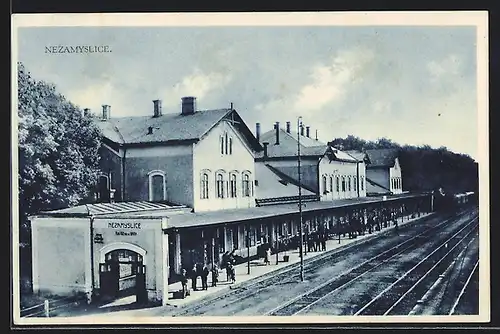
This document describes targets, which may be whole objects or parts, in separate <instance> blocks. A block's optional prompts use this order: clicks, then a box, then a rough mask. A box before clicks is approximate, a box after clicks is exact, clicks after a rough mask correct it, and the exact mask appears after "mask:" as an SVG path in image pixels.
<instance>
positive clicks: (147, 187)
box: [97, 97, 261, 211]
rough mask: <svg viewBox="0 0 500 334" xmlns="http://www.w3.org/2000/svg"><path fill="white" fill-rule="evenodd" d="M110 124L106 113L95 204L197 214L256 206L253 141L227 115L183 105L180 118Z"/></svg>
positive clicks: (157, 111) (158, 116)
mask: <svg viewBox="0 0 500 334" xmlns="http://www.w3.org/2000/svg"><path fill="white" fill-rule="evenodd" d="M153 102H154V108H153V112H152V113H151V116H138V117H120V118H112V117H110V112H109V111H110V107H109V106H103V113H102V117H101V118H100V119H98V120H97V122H98V124H99V126H100V128H101V130H102V133H103V145H102V147H101V157H102V159H101V175H100V177H99V183H98V189H97V199H98V201H102V202H107V201H109V200H110V198H109V197H110V196H111V197H113V200H114V201H149V202H163V203H172V204H179V205H186V206H189V207H191V208H193V210H194V211H210V210H220V209H235V208H248V207H253V206H255V195H254V191H255V190H254V179H255V166H254V157H255V153H256V152H258V151H259V150H261V146H260V145H259V143H258V141H257V140H256V138H255V137H254V136H253V134H252V132H251V131H250V130H249V129H248V128H247V126H246V125H245V123H244V122H243V120H242V119H241V117H240V116H239V115H238V113H237V112H236V111H235V110H234V109H232V108H230V109H217V110H202V111H200V110H196V104H195V98H194V97H186V98H183V99H182V110H181V112H179V113H169V114H163V112H162V109H161V101H160V100H155V101H153Z"/></svg>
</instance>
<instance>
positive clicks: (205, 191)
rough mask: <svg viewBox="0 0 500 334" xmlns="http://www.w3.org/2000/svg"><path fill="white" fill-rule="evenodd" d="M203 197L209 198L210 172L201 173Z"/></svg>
mask: <svg viewBox="0 0 500 334" xmlns="http://www.w3.org/2000/svg"><path fill="white" fill-rule="evenodd" d="M201 198H202V199H207V198H208V174H207V173H203V174H201Z"/></svg>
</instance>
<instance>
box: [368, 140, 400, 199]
mask: <svg viewBox="0 0 500 334" xmlns="http://www.w3.org/2000/svg"><path fill="white" fill-rule="evenodd" d="M366 155H367V157H368V160H369V164H368V165H367V167H366V181H367V194H368V195H381V194H401V193H402V192H403V181H402V177H401V166H400V164H399V150H397V149H377V150H367V151H366Z"/></svg>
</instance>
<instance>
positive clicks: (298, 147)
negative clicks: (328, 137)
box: [297, 116, 304, 282]
mask: <svg viewBox="0 0 500 334" xmlns="http://www.w3.org/2000/svg"><path fill="white" fill-rule="evenodd" d="M301 127H302V116H300V117H299V118H298V119H297V171H298V174H299V234H300V242H299V245H300V246H299V252H300V280H301V281H302V282H304V256H303V253H302V247H303V243H304V240H303V235H302V184H301V180H300V179H301V177H300V128H301Z"/></svg>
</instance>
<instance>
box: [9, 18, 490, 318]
mask: <svg viewBox="0 0 500 334" xmlns="http://www.w3.org/2000/svg"><path fill="white" fill-rule="evenodd" d="M487 19H488V15H487V12H484V11H483V12H481V11H477V12H460V11H457V12H341V13H340V12H339V13H334V12H321V13H312V12H311V13H307V12H302V13H210V14H202V13H182V14H181V13H177V14H176V13H169V14H165V13H154V14H153V13H151V14H40V15H38V14H37V15H35V14H32V15H13V17H12V45H13V49H12V52H13V53H12V54H13V64H12V82H13V90H12V91H13V95H12V99H13V109H12V120H13V121H12V150H13V158H14V161H13V166H12V167H13V174H12V185H13V186H12V189H13V193H12V199H13V200H12V206H13V210H12V212H13V221H12V227H13V231H14V233H13V240H12V244H13V256H14V258H13V262H14V271H13V273H12V278H13V286H14V291H13V292H12V294H13V305H14V307H13V312H14V322H15V324H17V325H26V324H30V325H38V324H40V325H47V324H51V325H54V324H59V325H65V324H94V325H96V324H116V325H129V324H181V323H188V324H206V323H232V324H236V323H241V324H248V323H255V324H257V323H266V324H269V323H294V324H314V323H323V324H324V323H327V324H339V323H359V324H363V323H382V324H388V323H400V322H405V323H423V322H425V323H435V324H439V325H442V324H446V323H463V322H467V323H470V322H474V323H484V322H488V321H490V290H489V289H490V282H489V271H490V268H489V254H490V253H489V243H488V240H489V223H490V221H489V207H488V203H489V184H488V179H489V170H488V165H489V164H488V161H489V157H488V20H487Z"/></svg>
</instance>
